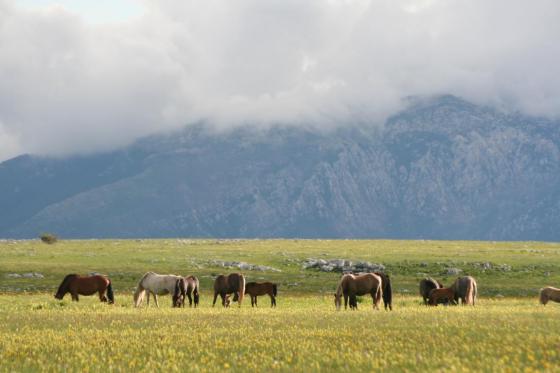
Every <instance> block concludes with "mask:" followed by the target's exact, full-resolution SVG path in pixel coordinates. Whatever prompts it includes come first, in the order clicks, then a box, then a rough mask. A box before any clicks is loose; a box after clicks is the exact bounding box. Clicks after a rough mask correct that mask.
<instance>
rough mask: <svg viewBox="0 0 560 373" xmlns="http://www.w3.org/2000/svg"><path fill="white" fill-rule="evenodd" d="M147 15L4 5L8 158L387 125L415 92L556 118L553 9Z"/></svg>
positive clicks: (172, 4) (408, 1)
mask: <svg viewBox="0 0 560 373" xmlns="http://www.w3.org/2000/svg"><path fill="white" fill-rule="evenodd" d="M142 6H143V7H144V14H143V15H141V16H136V17H134V18H131V19H129V20H126V21H122V22H107V23H102V22H101V23H100V22H96V23H88V22H87V21H85V20H84V18H83V17H81V16H80V14H78V13H73V12H71V11H69V10H67V9H65V8H64V7H62V6H52V7H47V8H38V9H36V10H32V9H31V10H30V9H29V8H26V9H23V8H19V7H17V6H16V5H15V3H14V2H12V1H7V0H0V123H1V125H2V126H1V127H0V149H2V151H0V159H2V157H7V156H10V155H13V154H14V153H15V152H32V153H41V154H53V155H57V154H67V153H72V152H93V151H100V150H108V149H112V148H114V147H117V146H121V145H124V144H127V143H129V142H131V141H133V140H134V139H136V138H138V137H141V136H144V135H147V134H150V133H154V132H158V131H165V130H169V129H172V128H177V127H179V126H183V125H185V124H188V123H193V122H197V121H202V120H204V121H208V122H211V123H214V124H215V125H217V126H220V127H229V126H233V125H239V124H244V123H253V124H260V125H269V124H271V123H285V124H293V125H301V124H307V125H312V126H316V127H322V126H329V127H332V126H336V125H344V124H347V123H349V122H372V123H381V122H382V121H383V119H384V118H385V117H386V116H387V115H390V114H391V113H394V112H395V111H396V110H398V109H399V108H400V107H401V102H402V98H403V97H406V96H410V95H420V96H424V95H437V94H455V95H458V96H461V97H464V98H466V99H468V100H471V101H474V102H477V103H484V104H490V105H497V106H500V107H502V108H505V109H508V110H520V111H523V112H526V113H529V114H536V115H545V116H553V117H558V116H559V115H560V43H558V37H559V36H560V23H559V22H557V20H558V19H560V3H558V2H557V1H554V0H548V1H547V0H542V1H538V2H531V3H528V2H526V1H505V0H497V1H492V2H490V1H485V0H424V1H421V0H420V1H413V0H371V1H368V0H308V1H299V0H271V1H266V2H263V1H261V0H239V1H235V2H233V1H227V0H207V1H204V2H199V1H187V0H182V1H178V0H177V1H175V0H166V1H155V0H145V1H144V2H142ZM8 147H9V149H10V150H9V151H6V150H4V149H8Z"/></svg>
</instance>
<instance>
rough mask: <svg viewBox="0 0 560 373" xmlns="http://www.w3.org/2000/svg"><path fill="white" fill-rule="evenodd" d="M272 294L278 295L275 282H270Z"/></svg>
mask: <svg viewBox="0 0 560 373" xmlns="http://www.w3.org/2000/svg"><path fill="white" fill-rule="evenodd" d="M272 295H274V296H277V295H278V288H277V286H276V284H272Z"/></svg>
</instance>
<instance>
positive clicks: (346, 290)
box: [334, 273, 383, 310]
mask: <svg viewBox="0 0 560 373" xmlns="http://www.w3.org/2000/svg"><path fill="white" fill-rule="evenodd" d="M366 294H370V295H371V298H372V299H373V309H379V303H380V302H381V298H382V297H383V289H382V288H381V277H379V276H378V275H376V274H374V273H364V274H361V275H352V274H346V275H343V276H342V277H341V279H340V282H339V283H338V287H337V288H336V293H335V294H334V304H335V306H336V309H337V310H340V306H341V300H340V298H341V297H342V296H343V295H344V309H346V307H347V305H348V303H350V308H351V309H358V302H357V300H356V296H359V295H366Z"/></svg>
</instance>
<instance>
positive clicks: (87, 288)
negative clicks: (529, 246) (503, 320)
mask: <svg viewBox="0 0 560 373" xmlns="http://www.w3.org/2000/svg"><path fill="white" fill-rule="evenodd" d="M67 293H70V295H71V297H72V300H73V301H78V300H79V298H78V295H86V296H88V295H93V294H95V293H98V295H99V300H100V301H101V302H108V303H114V302H115V297H114V294H113V287H112V282H111V280H110V279H109V278H107V277H105V276H102V275H93V276H80V275H77V274H69V275H67V276H66V277H64V279H63V280H62V283H61V284H60V286H59V287H58V290H57V292H56V294H55V298H56V299H63V298H64V296H65V295H66V294H67ZM167 294H171V299H172V306H173V307H185V299H187V298H188V300H189V306H190V307H192V306H193V305H194V307H197V306H198V304H199V300H200V283H199V281H198V278H196V277H195V276H192V275H191V276H186V277H183V276H178V275H160V274H157V273H154V272H147V273H146V274H144V276H142V278H141V279H140V281H139V282H138V285H137V286H136V291H135V292H134V296H133V300H134V306H135V307H140V306H141V305H142V302H143V300H144V298H146V304H147V305H148V306H149V304H150V295H152V296H153V298H154V303H155V304H156V306H157V307H159V303H158V296H160V295H167ZM246 294H248V295H249V296H250V297H251V306H253V307H256V306H257V297H259V296H262V295H268V296H269V297H270V305H271V307H276V297H277V295H278V290H277V285H276V284H274V283H272V282H246V281H245V276H244V275H243V274H241V273H231V274H229V275H227V276H226V275H219V276H217V277H216V279H215V280H214V300H213V302H212V307H214V306H215V305H216V301H217V299H218V296H220V299H221V301H222V306H223V307H229V306H230V304H231V303H232V302H237V303H238V305H239V306H241V302H243V298H244V297H245V295H246ZM232 295H233V298H232V299H231V300H230V297H231V296H232ZM364 295H370V296H371V298H372V300H373V309H379V306H380V303H381V300H383V304H384V307H385V310H392V309H393V307H392V301H393V289H392V285H391V279H390V277H389V275H387V274H385V273H383V272H372V273H359V274H344V275H342V277H341V279H340V281H339V283H338V286H337V288H336V292H335V293H334V303H335V307H336V309H337V310H340V309H341V307H342V298H344V308H345V309H347V308H348V306H350V309H357V308H358V300H357V299H358V298H357V297H358V296H364ZM420 295H421V296H422V299H423V300H424V304H425V305H429V306H437V305H438V304H444V305H458V304H459V300H460V301H461V304H463V305H472V306H474V305H475V303H476V298H477V296H478V286H477V283H476V280H475V279H474V278H473V277H472V276H463V277H459V278H457V279H456V280H455V281H454V282H453V284H451V286H449V287H447V288H446V287H444V286H443V284H442V283H441V282H439V281H437V280H435V279H433V278H430V277H428V278H424V279H422V280H421V281H420ZM539 300H540V303H541V304H543V305H546V304H547V303H548V302H549V301H554V302H560V289H557V288H554V287H551V286H549V287H545V288H542V289H541V290H540V296H539Z"/></svg>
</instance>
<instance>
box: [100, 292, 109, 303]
mask: <svg viewBox="0 0 560 373" xmlns="http://www.w3.org/2000/svg"><path fill="white" fill-rule="evenodd" d="M99 300H100V301H101V302H107V297H106V296H105V292H104V291H102V290H99Z"/></svg>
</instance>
